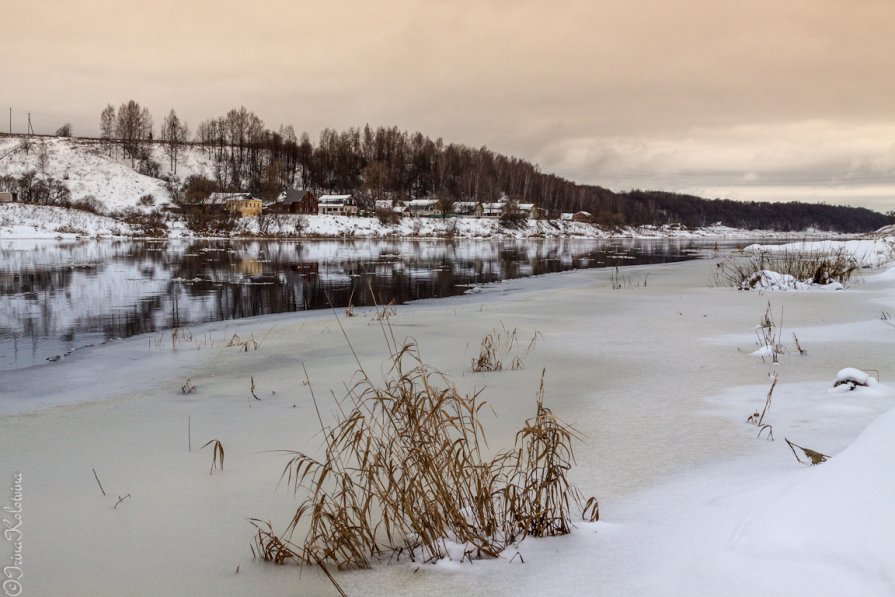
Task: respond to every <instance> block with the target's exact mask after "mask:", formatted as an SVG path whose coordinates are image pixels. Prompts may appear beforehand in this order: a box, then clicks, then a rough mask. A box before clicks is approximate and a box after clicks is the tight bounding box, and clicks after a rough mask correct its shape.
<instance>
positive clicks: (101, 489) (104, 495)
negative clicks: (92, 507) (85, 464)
mask: <svg viewBox="0 0 895 597" xmlns="http://www.w3.org/2000/svg"><path fill="white" fill-rule="evenodd" d="M93 476H94V477H95V478H96V484H97V485H99V490H100V491H102V492H103V497H106V490H105V489H103V484H102V483H100V482H99V475H97V474H96V469H93Z"/></svg>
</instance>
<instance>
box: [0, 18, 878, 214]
mask: <svg viewBox="0 0 895 597" xmlns="http://www.w3.org/2000/svg"><path fill="white" fill-rule="evenodd" d="M0 12H2V14H3V21H4V22H5V23H6V24H7V25H9V26H6V27H4V31H3V34H2V36H0V50H2V55H3V56H4V59H3V60H2V62H0V108H2V109H3V110H4V111H8V109H9V107H11V108H12V109H13V130H14V131H17V130H23V129H24V126H25V122H26V120H25V119H26V113H27V112H29V111H30V112H31V114H32V122H33V123H34V125H35V128H36V129H37V130H38V132H42V131H52V130H55V128H56V127H58V126H59V125H61V124H62V123H63V122H66V121H68V122H71V123H72V124H73V125H74V129H75V133H76V134H94V133H96V131H97V129H98V121H99V113H100V111H101V110H102V108H103V107H104V106H105V105H106V104H107V103H112V104H115V105H116V106H117V105H118V104H120V103H121V102H122V101H126V100H128V99H131V98H132V99H136V100H137V101H138V102H140V103H141V104H143V105H146V106H148V107H149V108H150V110H151V111H152V112H153V114H155V115H156V120H157V121H160V120H161V116H162V115H163V114H164V113H167V111H168V110H169V109H170V108H172V107H173V108H175V109H176V110H177V112H178V114H180V115H181V116H182V117H185V118H186V119H187V121H188V122H189V123H190V125H192V126H193V127H195V125H196V124H197V123H198V122H199V121H201V120H203V119H205V118H208V117H211V116H218V115H221V114H224V113H225V112H226V111H227V110H229V109H230V108H233V107H238V106H240V105H245V106H246V107H247V108H249V109H250V110H253V111H254V112H256V113H257V114H258V115H259V116H260V117H261V118H262V119H263V120H264V122H265V124H266V125H267V126H268V127H271V128H276V127H278V126H279V125H280V124H292V125H293V126H294V127H295V128H296V130H297V131H302V130H306V131H308V132H309V133H310V134H311V136H312V137H316V135H317V133H318V132H319V131H320V129H322V128H324V127H327V126H328V127H334V128H337V129H341V128H346V127H348V126H363V125H364V124H365V123H370V124H371V125H373V126H376V125H396V126H398V127H400V128H402V129H406V130H419V131H422V132H424V133H426V134H428V135H430V136H432V137H438V136H440V137H443V138H444V139H445V140H446V141H456V142H462V143H466V144H469V145H474V146H480V145H487V146H488V147H490V148H492V149H494V150H496V151H500V152H503V153H508V154H512V155H517V156H519V157H522V158H525V159H528V160H531V161H534V162H537V163H539V164H540V165H541V168H542V170H544V171H548V172H556V173H558V174H560V175H563V176H566V177H569V178H572V179H574V180H577V181H579V182H585V183H594V184H600V185H603V186H606V187H609V188H612V189H615V190H626V189H631V188H643V189H646V188H649V189H666V190H676V191H685V192H693V193H697V194H700V195H703V196H708V197H719V196H720V197H731V198H734V199H750V200H752V199H754V200H772V201H777V200H783V201H788V200H803V201H812V202H814V201H825V202H827V203H844V204H852V205H863V206H866V207H870V208H872V209H877V210H883V211H885V210H889V209H895V1H893V0H881V1H874V0H850V1H849V2H845V1H844V0H835V1H832V0H748V1H743V0H737V1H727V0H705V1H694V0H675V1H673V2H672V1H668V0H662V1H655V2H654V1H649V0H640V1H632V0H619V1H616V0H581V1H579V0H542V1H537V2H536V1H529V0H506V1H505V0H478V1H468V0H450V1H448V0H357V1H355V0H352V1H350V2H345V1H339V0H330V1H328V2H321V1H319V0H318V1H314V2H306V1H304V0H278V1H273V0H255V1H254V2H245V1H244V0H240V1H238V2H237V1H234V0H216V1H214V2H212V1H208V0H200V1H197V0H177V1H172V0H154V1H153V2H133V1H130V0H117V1H115V2H111V1H107V0H79V1H78V2H73V1H62V0H42V1H41V2H16V3H13V2H12V1H11V0H3V6H2V11H0ZM4 120H7V119H0V127H2V128H3V129H4V130H5V129H6V126H7V125H8V123H4V122H3V121H4Z"/></svg>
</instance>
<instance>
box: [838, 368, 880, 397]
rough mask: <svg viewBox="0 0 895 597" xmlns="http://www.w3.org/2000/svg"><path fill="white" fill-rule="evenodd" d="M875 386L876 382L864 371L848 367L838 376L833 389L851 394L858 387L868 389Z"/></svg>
mask: <svg viewBox="0 0 895 597" xmlns="http://www.w3.org/2000/svg"><path fill="white" fill-rule="evenodd" d="M875 384H876V380H875V379H873V378H872V377H870V376H869V375H868V374H867V373H865V372H864V371H861V370H860V369H855V368H854V367H846V368H845V369H842V370H840V371H839V373H837V374H836V380H835V381H834V382H833V387H834V388H840V389H841V390H842V391H848V392H850V391H852V390H854V389H855V388H858V387H863V388H866V387H870V386H873V385H875Z"/></svg>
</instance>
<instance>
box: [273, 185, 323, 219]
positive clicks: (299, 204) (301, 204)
mask: <svg viewBox="0 0 895 597" xmlns="http://www.w3.org/2000/svg"><path fill="white" fill-rule="evenodd" d="M277 199H278V201H277V209H278V211H283V212H286V213H291V214H304V215H311V214H316V213H317V209H318V202H317V197H315V196H314V193H312V192H311V191H300V190H298V189H289V190H287V191H284V192H283V193H281V194H280V197H278V198H277Z"/></svg>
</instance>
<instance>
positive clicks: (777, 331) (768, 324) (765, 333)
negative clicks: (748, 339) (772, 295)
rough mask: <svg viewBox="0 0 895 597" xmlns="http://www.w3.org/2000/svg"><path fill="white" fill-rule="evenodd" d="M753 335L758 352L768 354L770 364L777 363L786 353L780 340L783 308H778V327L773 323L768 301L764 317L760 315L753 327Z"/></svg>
mask: <svg viewBox="0 0 895 597" xmlns="http://www.w3.org/2000/svg"><path fill="white" fill-rule="evenodd" d="M755 335H756V337H757V338H758V347H759V350H764V351H765V352H766V353H769V354H767V356H769V357H770V359H771V362H772V363H774V364H777V363H779V362H780V355H781V354H783V353H784V352H786V349H785V348H784V346H783V341H782V340H781V338H782V337H783V307H781V308H780V324H779V325H778V324H777V323H776V322H775V321H774V312H773V309H771V302H770V301H768V308H767V309H765V312H764V315H762V317H761V319H760V320H759V322H758V325H757V326H755ZM799 352H801V348H799ZM764 359H765V354H762V355H761V360H762V361H764Z"/></svg>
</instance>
